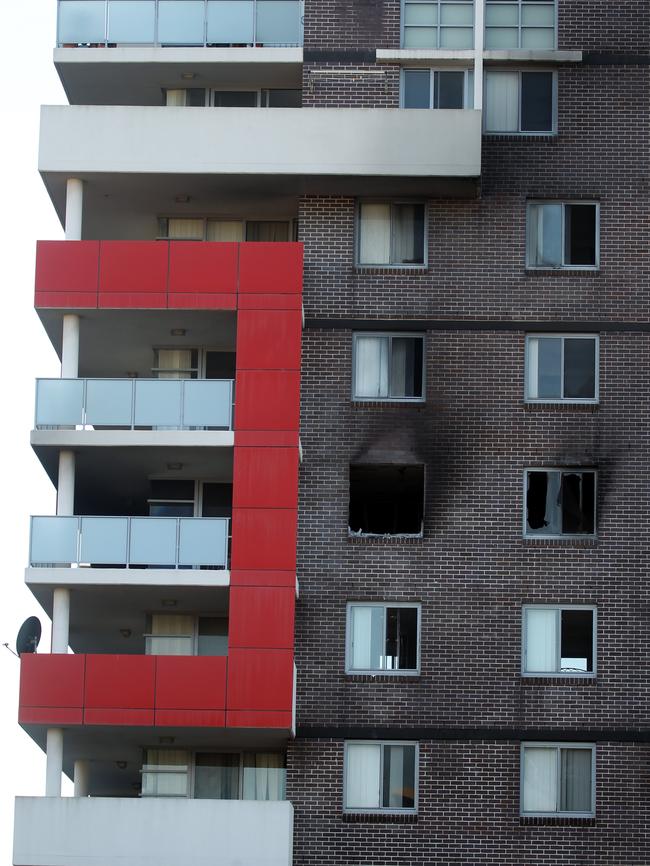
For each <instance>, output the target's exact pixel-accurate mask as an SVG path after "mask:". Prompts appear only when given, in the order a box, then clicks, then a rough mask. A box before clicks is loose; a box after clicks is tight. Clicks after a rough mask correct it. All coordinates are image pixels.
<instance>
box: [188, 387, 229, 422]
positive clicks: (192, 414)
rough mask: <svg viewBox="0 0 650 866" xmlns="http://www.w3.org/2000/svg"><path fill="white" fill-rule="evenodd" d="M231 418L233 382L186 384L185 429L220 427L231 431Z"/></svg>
mask: <svg viewBox="0 0 650 866" xmlns="http://www.w3.org/2000/svg"><path fill="white" fill-rule="evenodd" d="M231 416H232V382H231V381H229V380H222V379H192V380H190V379H188V380H187V381H186V382H185V383H184V388H183V417H182V424H183V427H219V428H222V429H225V430H229V429H230V427H231Z"/></svg>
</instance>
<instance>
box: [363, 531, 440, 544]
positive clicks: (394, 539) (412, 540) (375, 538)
mask: <svg viewBox="0 0 650 866" xmlns="http://www.w3.org/2000/svg"><path fill="white" fill-rule="evenodd" d="M423 537H424V536H423V535H421V534H420V535H407V534H406V533H405V534H404V535H355V534H353V533H351V532H348V541H351V542H353V543H354V544H419V543H420V542H421V541H422V539H423Z"/></svg>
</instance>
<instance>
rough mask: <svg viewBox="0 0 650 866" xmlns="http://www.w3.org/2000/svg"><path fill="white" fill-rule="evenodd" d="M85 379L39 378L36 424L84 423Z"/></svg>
mask: <svg viewBox="0 0 650 866" xmlns="http://www.w3.org/2000/svg"><path fill="white" fill-rule="evenodd" d="M83 393H84V382H83V379H37V381H36V426H37V427H74V426H75V425H77V424H82V423H83Z"/></svg>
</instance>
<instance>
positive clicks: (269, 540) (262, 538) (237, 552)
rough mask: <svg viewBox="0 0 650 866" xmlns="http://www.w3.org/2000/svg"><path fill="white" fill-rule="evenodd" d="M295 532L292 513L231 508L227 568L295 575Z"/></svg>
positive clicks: (294, 514) (295, 519)
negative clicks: (230, 537)
mask: <svg viewBox="0 0 650 866" xmlns="http://www.w3.org/2000/svg"><path fill="white" fill-rule="evenodd" d="M296 528H297V514H296V511H295V509H284V510H282V509H270V508H234V509H233V513H232V555H231V568H233V569H242V570H244V571H246V570H260V571H261V570H265V569H269V570H272V571H293V572H294V573H295V568H296Z"/></svg>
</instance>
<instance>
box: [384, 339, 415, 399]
mask: <svg viewBox="0 0 650 866" xmlns="http://www.w3.org/2000/svg"><path fill="white" fill-rule="evenodd" d="M390 395H391V397H398V398H399V397H413V398H416V397H421V396H422V338H421V337H415V338H414V337H393V338H392V341H391V357H390Z"/></svg>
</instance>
